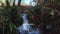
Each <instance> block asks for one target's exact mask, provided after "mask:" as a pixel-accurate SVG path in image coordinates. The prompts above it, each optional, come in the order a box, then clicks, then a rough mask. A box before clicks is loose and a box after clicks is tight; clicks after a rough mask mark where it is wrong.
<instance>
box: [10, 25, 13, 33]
mask: <svg viewBox="0 0 60 34" xmlns="http://www.w3.org/2000/svg"><path fill="white" fill-rule="evenodd" d="M12 30H13V29H12V26H11V24H10V31H11V32H12Z"/></svg>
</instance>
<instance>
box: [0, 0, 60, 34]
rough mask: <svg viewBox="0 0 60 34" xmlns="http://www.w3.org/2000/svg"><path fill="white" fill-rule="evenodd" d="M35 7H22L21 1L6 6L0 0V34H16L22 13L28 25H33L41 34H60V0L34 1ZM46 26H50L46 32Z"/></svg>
mask: <svg viewBox="0 0 60 34" xmlns="http://www.w3.org/2000/svg"><path fill="white" fill-rule="evenodd" d="M36 1H37V5H36V6H34V7H33V6H23V5H20V4H21V0H19V1H18V4H17V5H15V0H14V2H13V4H12V5H10V3H11V2H9V1H8V0H6V1H5V2H6V5H5V4H4V3H3V2H2V0H0V34H16V30H17V27H18V26H20V25H21V24H22V21H23V20H22V17H21V14H22V13H26V14H28V17H29V18H28V19H29V22H30V23H33V24H35V26H37V27H38V28H39V29H40V30H41V32H42V34H47V33H49V34H60V0H36ZM46 25H51V26H52V29H51V30H50V31H49V32H48V31H47V30H46Z"/></svg>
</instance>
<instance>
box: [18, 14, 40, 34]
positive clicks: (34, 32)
mask: <svg viewBox="0 0 60 34" xmlns="http://www.w3.org/2000/svg"><path fill="white" fill-rule="evenodd" d="M22 18H23V24H22V25H21V26H19V27H18V30H19V32H20V34H40V33H39V31H38V28H37V29H35V28H34V29H32V26H31V25H33V24H29V20H28V17H27V14H22Z"/></svg>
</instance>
